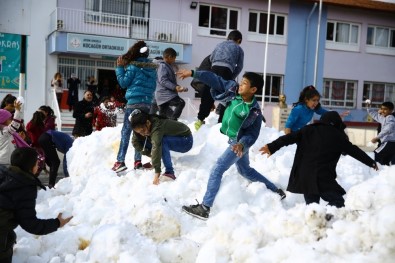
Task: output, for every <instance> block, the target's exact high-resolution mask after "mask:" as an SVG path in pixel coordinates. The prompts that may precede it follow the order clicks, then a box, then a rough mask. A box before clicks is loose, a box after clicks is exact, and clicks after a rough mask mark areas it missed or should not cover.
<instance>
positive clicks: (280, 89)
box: [255, 72, 284, 103]
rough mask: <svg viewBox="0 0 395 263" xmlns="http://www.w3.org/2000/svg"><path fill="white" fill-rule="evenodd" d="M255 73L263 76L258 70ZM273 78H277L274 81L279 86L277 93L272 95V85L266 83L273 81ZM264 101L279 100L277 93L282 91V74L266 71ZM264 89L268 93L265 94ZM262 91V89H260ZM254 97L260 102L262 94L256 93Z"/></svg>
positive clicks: (272, 101) (273, 101)
mask: <svg viewBox="0 0 395 263" xmlns="http://www.w3.org/2000/svg"><path fill="white" fill-rule="evenodd" d="M255 73H256V74H259V75H261V76H262V77H263V73H260V72H255ZM268 78H270V80H268ZM273 78H279V80H278V81H276V83H277V84H278V86H279V87H277V88H278V94H277V95H276V94H274V95H272V92H273V87H274V86H273V85H270V86H269V85H268V83H270V84H271V83H274V81H273ZM264 86H265V98H264V99H265V103H278V102H279V95H280V94H283V93H284V75H281V74H267V73H266V80H265V85H264ZM266 91H268V92H267V93H268V94H269V95H266ZM262 92H263V89H262ZM255 97H256V99H257V101H260V102H262V97H263V94H262V93H259V94H258V93H257V94H255Z"/></svg>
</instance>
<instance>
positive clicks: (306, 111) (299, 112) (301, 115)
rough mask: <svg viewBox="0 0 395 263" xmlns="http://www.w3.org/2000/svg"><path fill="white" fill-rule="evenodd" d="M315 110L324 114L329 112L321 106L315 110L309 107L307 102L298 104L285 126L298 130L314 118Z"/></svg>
mask: <svg viewBox="0 0 395 263" xmlns="http://www.w3.org/2000/svg"><path fill="white" fill-rule="evenodd" d="M314 112H315V113H317V114H319V115H322V114H323V113H325V112H327V110H325V109H323V108H322V107H321V106H318V107H316V108H315V109H314V110H312V109H310V108H308V107H307V106H306V104H304V103H299V104H297V105H296V106H295V107H294V108H293V109H292V110H291V113H290V114H289V116H288V119H287V122H286V123H285V128H289V129H291V131H297V130H299V129H301V128H303V127H304V126H306V125H307V123H309V122H310V121H311V119H312V118H313V115H314Z"/></svg>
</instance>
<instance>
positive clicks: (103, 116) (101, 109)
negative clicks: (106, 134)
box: [92, 103, 117, 131]
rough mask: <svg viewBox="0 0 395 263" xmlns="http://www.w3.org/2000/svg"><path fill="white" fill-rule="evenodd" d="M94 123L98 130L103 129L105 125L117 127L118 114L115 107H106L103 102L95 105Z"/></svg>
mask: <svg viewBox="0 0 395 263" xmlns="http://www.w3.org/2000/svg"><path fill="white" fill-rule="evenodd" d="M92 123H93V125H94V126H95V128H96V131H101V129H103V128H105V127H115V126H116V125H117V114H116V112H115V109H111V108H106V106H104V104H103V103H101V104H100V105H99V106H96V107H95V110H94V112H93V121H92Z"/></svg>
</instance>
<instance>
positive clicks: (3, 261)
mask: <svg viewBox="0 0 395 263" xmlns="http://www.w3.org/2000/svg"><path fill="white" fill-rule="evenodd" d="M15 243H16V234H15V232H14V231H10V232H8V233H1V234H0V263H11V262H12V255H13V254H14V245H15Z"/></svg>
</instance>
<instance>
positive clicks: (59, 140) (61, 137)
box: [47, 130, 73, 154]
mask: <svg viewBox="0 0 395 263" xmlns="http://www.w3.org/2000/svg"><path fill="white" fill-rule="evenodd" d="M47 133H48V134H49V135H51V137H52V142H53V143H54V145H55V147H56V149H57V150H58V151H59V152H61V153H63V154H66V153H67V152H68V151H69V149H70V148H71V146H73V138H71V137H70V135H68V134H67V133H64V132H60V131H55V130H49V131H47Z"/></svg>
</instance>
